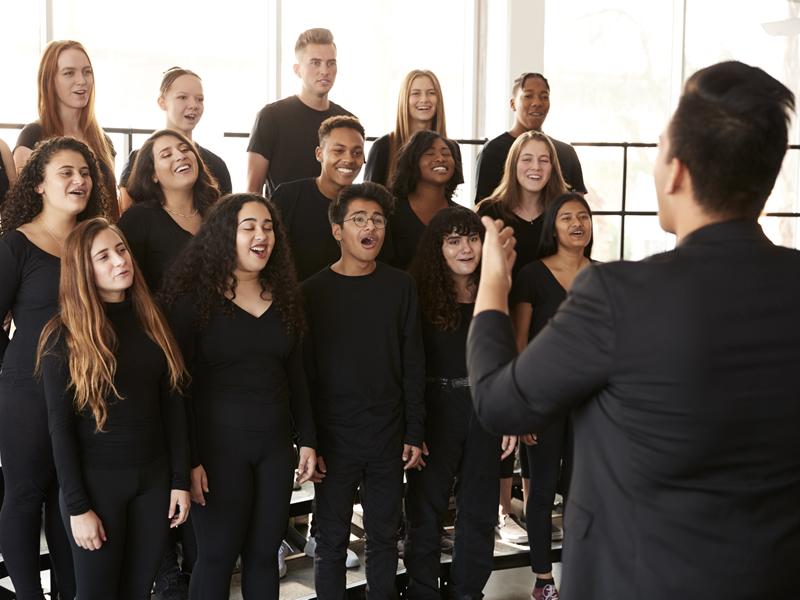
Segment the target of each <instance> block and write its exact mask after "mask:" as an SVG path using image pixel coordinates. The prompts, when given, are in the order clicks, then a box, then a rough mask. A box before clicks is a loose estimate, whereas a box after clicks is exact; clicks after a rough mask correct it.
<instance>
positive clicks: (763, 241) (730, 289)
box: [467, 221, 800, 600]
mask: <svg viewBox="0 0 800 600" xmlns="http://www.w3.org/2000/svg"><path fill="white" fill-rule="evenodd" d="M467 349H468V350H467V359H468V367H469V371H470V379H471V381H472V385H473V394H474V400H475V408H476V411H477V413H478V415H479V417H480V419H481V421H482V422H483V423H484V425H485V426H487V427H488V428H489V429H490V430H492V431H494V432H496V433H505V434H509V433H526V432H535V431H540V430H542V429H543V428H544V427H545V426H546V425H547V424H548V423H550V422H551V421H553V420H555V419H557V418H558V417H560V416H562V415H565V414H567V413H569V412H570V411H571V410H573V411H574V425H575V459H574V460H575V462H574V465H573V476H572V483H571V487H570V496H569V499H568V505H567V510H566V512H565V519H566V521H565V528H564V529H565V535H566V539H565V541H564V555H563V559H564V570H563V577H562V580H563V583H562V590H561V594H562V597H563V598H564V600H591V599H593V598H597V599H600V598H616V599H629V598H630V599H633V598H637V599H642V600H655V599H660V598H663V599H665V600H666V599H668V598H669V599H674V598H682V599H685V598H697V599H703V600H712V599H713V600H718V599H719V600H721V599H725V600H732V599H738V598H741V599H743V600H744V599H748V600H749V599H752V598H764V597H768V598H781V599H784V598H786V599H789V598H800V252H798V251H796V250H790V249H788V248H783V247H780V246H775V245H773V244H772V243H771V242H770V241H769V240H768V239H767V238H766V236H765V235H764V234H763V232H762V231H761V228H760V227H759V226H758V225H757V224H756V223H755V222H753V221H730V222H725V223H718V224H714V225H710V226H707V227H704V228H702V229H700V230H698V231H696V232H694V233H693V234H691V235H690V236H687V238H686V239H685V240H684V241H683V242H682V243H681V244H680V246H679V247H677V248H676V249H675V250H673V251H671V252H667V253H664V254H660V255H657V256H654V257H651V258H649V259H647V260H644V261H642V262H635V263H634V262H627V263H626V262H619V263H610V264H605V265H599V266H598V265H593V266H590V267H588V268H587V269H586V270H585V271H584V272H583V273H581V275H580V276H579V277H578V278H577V279H576V281H575V284H574V286H573V288H572V291H571V293H570V295H569V297H568V299H567V300H566V301H565V302H564V304H562V306H561V308H560V310H559V311H558V313H557V314H556V316H555V317H554V318H553V320H552V321H551V322H550V324H549V325H548V326H547V327H546V328H545V329H544V330H543V331H542V332H541V333H540V334H539V335H538V336H537V337H536V338H535V339H534V340H533V341H532V343H531V344H530V345H529V346H528V348H527V349H526V350H525V351H524V352H523V353H522V354H521V355H520V356H519V357H518V358H516V359H515V351H514V338H513V335H512V330H511V324H510V321H509V319H508V317H507V316H505V315H503V314H502V313H499V312H496V311H488V312H484V313H481V314H480V315H478V316H476V317H475V319H474V320H473V322H472V327H471V331H470V337H469V341H468V344H467Z"/></svg>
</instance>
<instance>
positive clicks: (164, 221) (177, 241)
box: [118, 203, 192, 293]
mask: <svg viewBox="0 0 800 600" xmlns="http://www.w3.org/2000/svg"><path fill="white" fill-rule="evenodd" d="M118 225H119V228H120V229H121V230H122V233H124V234H125V238H126V239H127V240H128V243H129V244H130V246H131V252H132V253H133V258H134V259H136V264H137V265H139V268H140V269H141V270H142V274H143V275H144V278H145V281H147V285H148V286H149V287H150V290H151V291H152V292H153V293H156V292H157V291H158V290H160V289H161V284H162V279H163V277H164V273H166V272H167V270H168V269H169V266H170V265H171V264H172V261H174V260H175V258H176V257H177V256H178V254H180V252H181V250H183V247H184V246H186V244H188V243H189V240H191V239H192V234H191V233H189V232H188V231H186V230H185V229H184V228H183V227H181V226H180V225H178V224H177V223H176V222H175V219H173V218H172V217H170V216H169V214H167V211H165V210H164V208H163V207H161V206H154V205H152V204H148V203H140V204H134V205H133V206H131V207H130V208H129V209H128V210H126V211H125V212H124V213H122V217H120V219H119V223H118Z"/></svg>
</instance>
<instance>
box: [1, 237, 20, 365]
mask: <svg viewBox="0 0 800 600" xmlns="http://www.w3.org/2000/svg"><path fill="white" fill-rule="evenodd" d="M20 283H21V272H20V267H19V265H18V263H17V258H16V257H15V256H14V253H13V251H12V250H11V247H10V246H9V245H8V243H7V241H6V240H4V239H0V366H2V364H3V356H4V355H5V353H6V348H7V347H8V343H9V341H10V338H9V337H8V333H9V332H8V331H6V329H5V327H3V325H4V324H5V320H6V316H7V315H8V314H9V312H10V311H11V307H12V306H14V300H15V299H16V297H17V290H18V289H19V286H20Z"/></svg>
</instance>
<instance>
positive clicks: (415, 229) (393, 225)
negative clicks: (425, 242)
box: [386, 198, 457, 270]
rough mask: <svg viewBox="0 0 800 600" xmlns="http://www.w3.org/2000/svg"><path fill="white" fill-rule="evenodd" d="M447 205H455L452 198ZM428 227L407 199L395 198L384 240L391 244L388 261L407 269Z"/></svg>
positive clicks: (399, 267)
mask: <svg viewBox="0 0 800 600" xmlns="http://www.w3.org/2000/svg"><path fill="white" fill-rule="evenodd" d="M447 205H448V206H457V204H456V203H455V202H453V201H452V200H448V201H447ZM427 228H428V226H427V225H425V223H423V222H422V221H420V219H419V217H418V216H417V213H415V212H414V209H412V208H411V204H409V202H408V200H406V199H404V198H397V199H396V201H395V207H394V213H393V214H392V216H391V218H390V219H389V230H390V233H391V235H387V238H386V242H388V243H389V244H391V245H392V248H391V249H392V253H391V256H390V258H389V262H390V263H391V264H392V266H394V267H397V268H398V269H404V270H405V269H407V268H408V266H409V265H410V264H411V261H412V260H414V256H416V254H417V246H419V241H420V239H422V234H423V233H425V230H426V229H427Z"/></svg>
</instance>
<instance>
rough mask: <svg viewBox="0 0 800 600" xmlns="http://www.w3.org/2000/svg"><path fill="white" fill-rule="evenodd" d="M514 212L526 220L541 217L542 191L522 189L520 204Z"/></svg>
mask: <svg viewBox="0 0 800 600" xmlns="http://www.w3.org/2000/svg"><path fill="white" fill-rule="evenodd" d="M514 212H515V213H516V215H517V216H518V217H519V218H520V219H522V220H524V221H534V220H536V219H537V218H539V216H540V215H541V214H542V193H541V192H530V191H528V190H522V193H521V194H520V198H519V205H518V206H517V207H516V208H515V209H514Z"/></svg>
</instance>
